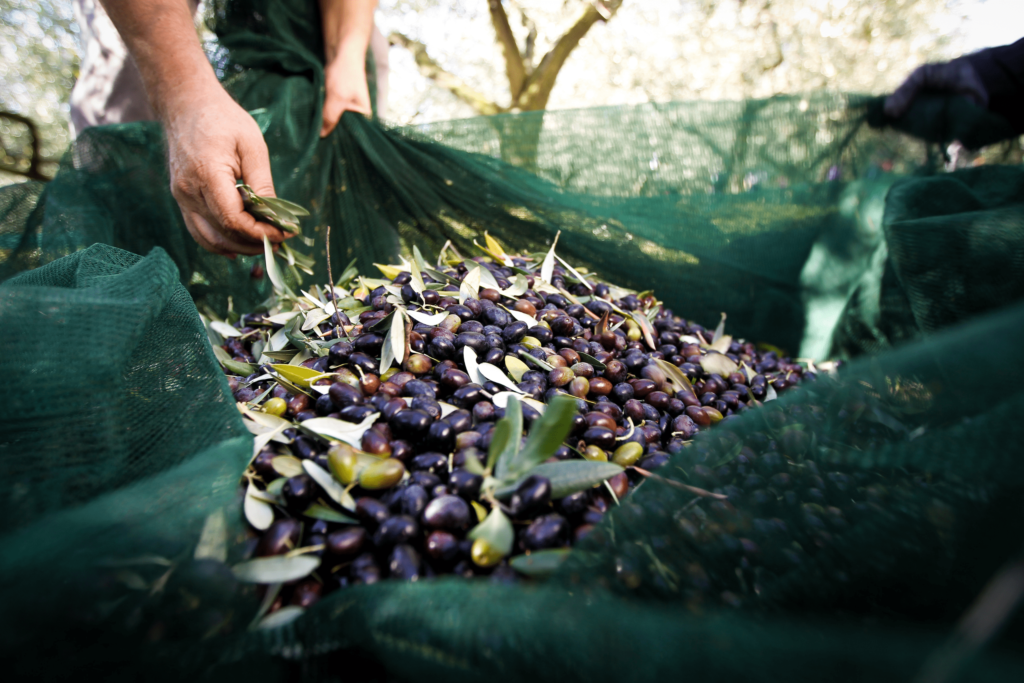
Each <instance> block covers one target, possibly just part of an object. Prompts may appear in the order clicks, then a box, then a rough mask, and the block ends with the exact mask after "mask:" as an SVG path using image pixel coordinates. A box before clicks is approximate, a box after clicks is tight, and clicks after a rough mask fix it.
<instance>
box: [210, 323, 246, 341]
mask: <svg viewBox="0 0 1024 683" xmlns="http://www.w3.org/2000/svg"><path fill="white" fill-rule="evenodd" d="M210 329H212V330H213V331H214V332H216V333H217V334H219V335H220V336H222V337H241V336H242V333H241V332H240V331H239V330H238V329H236V328H234V327H232V326H231V325H228V324H227V323H225V322H221V321H220V320H211V321H210Z"/></svg>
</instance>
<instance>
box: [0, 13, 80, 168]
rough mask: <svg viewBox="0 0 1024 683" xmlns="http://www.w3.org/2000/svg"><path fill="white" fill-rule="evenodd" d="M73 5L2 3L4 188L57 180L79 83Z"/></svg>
mask: <svg viewBox="0 0 1024 683" xmlns="http://www.w3.org/2000/svg"><path fill="white" fill-rule="evenodd" d="M77 36H78V27H77V25H76V24H75V18H74V13H73V12H72V10H71V2H70V1H69V0H0V183H3V182H5V181H6V182H12V181H16V180H22V179H24V178H25V177H29V178H37V179H43V178H48V177H50V176H52V175H53V173H54V172H55V171H56V169H57V162H58V161H59V160H60V155H61V154H62V153H63V152H64V149H65V148H66V147H67V146H68V142H70V137H69V135H68V112H69V108H68V101H69V99H70V97H71V87H72V86H73V85H74V84H75V78H77V77H78V44H77Z"/></svg>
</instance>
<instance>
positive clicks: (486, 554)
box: [470, 538, 504, 567]
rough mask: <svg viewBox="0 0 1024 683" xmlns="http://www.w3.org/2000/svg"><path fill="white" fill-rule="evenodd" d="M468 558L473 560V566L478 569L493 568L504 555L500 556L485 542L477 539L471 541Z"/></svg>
mask: <svg viewBox="0 0 1024 683" xmlns="http://www.w3.org/2000/svg"><path fill="white" fill-rule="evenodd" d="M470 557H472V558H473V564H475V565H476V566H478V567H493V566H494V565H496V564H498V563H499V562H501V558H503V557H504V555H502V554H501V552H499V551H498V549H497V548H495V547H494V546H492V545H491V544H490V543H488V542H487V541H486V540H484V539H482V538H478V539H476V540H475V541H473V548H472V549H471V550H470Z"/></svg>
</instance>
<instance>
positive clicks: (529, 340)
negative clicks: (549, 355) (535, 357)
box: [519, 337, 541, 349]
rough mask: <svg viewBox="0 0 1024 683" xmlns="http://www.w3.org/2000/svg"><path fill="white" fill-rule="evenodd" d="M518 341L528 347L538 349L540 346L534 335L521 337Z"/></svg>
mask: <svg viewBox="0 0 1024 683" xmlns="http://www.w3.org/2000/svg"><path fill="white" fill-rule="evenodd" d="M519 343H520V344H522V345H523V346H525V347H526V348H528V349H539V348H540V346H541V344H540V340H539V339H537V338H536V337H523V339H522V341H520V342H519Z"/></svg>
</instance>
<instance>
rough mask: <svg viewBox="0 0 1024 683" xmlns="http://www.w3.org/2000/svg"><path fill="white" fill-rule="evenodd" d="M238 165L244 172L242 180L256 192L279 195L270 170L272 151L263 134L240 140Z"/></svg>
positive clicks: (272, 195)
mask: <svg viewBox="0 0 1024 683" xmlns="http://www.w3.org/2000/svg"><path fill="white" fill-rule="evenodd" d="M238 165H239V167H240V169H241V172H242V180H243V181H244V182H245V184H246V185H248V186H249V187H251V188H252V189H253V191H254V192H255V193H256V194H258V195H260V196H262V197H276V196H277V193H276V192H274V178H273V175H272V173H271V170H270V153H269V152H268V151H267V143H266V142H264V141H263V136H262V135H260V136H258V137H256V138H255V139H252V138H251V137H247V138H242V139H241V140H239V141H238Z"/></svg>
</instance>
